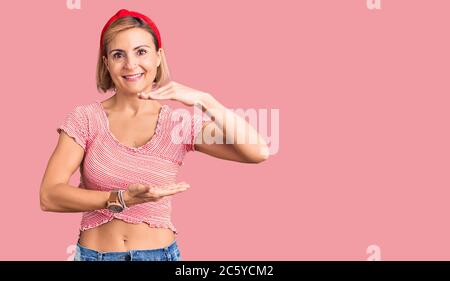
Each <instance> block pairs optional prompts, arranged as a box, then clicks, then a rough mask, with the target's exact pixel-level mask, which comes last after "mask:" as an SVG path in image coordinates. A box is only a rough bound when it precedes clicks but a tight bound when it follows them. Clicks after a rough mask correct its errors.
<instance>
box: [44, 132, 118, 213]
mask: <svg viewBox="0 0 450 281" xmlns="http://www.w3.org/2000/svg"><path fill="white" fill-rule="evenodd" d="M83 157H84V150H83V148H82V147H81V146H80V145H78V144H77V143H76V142H75V140H74V139H72V138H71V137H70V136H69V135H67V134H66V132H64V131H61V133H60V135H59V139H58V144H57V146H56V148H55V150H54V152H53V154H52V156H51V157H50V160H49V162H48V164H47V168H46V170H45V173H44V177H43V179H42V182H41V187H40V192H39V198H40V206H41V209H42V210H43V211H48V212H84V211H91V210H97V209H102V208H105V206H106V201H107V200H108V198H109V195H110V194H109V192H106V191H95V190H87V189H82V188H78V187H74V186H71V185H69V184H67V183H68V181H69V179H70V177H71V176H72V174H73V173H74V172H75V171H76V170H77V169H78V167H79V166H80V163H81V161H82V160H83Z"/></svg>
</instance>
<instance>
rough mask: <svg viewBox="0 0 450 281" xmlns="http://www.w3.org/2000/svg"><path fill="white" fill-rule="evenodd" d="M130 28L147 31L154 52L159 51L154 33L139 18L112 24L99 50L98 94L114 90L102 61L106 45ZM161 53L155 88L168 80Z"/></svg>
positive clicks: (120, 20) (166, 68)
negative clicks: (151, 40)
mask: <svg viewBox="0 0 450 281" xmlns="http://www.w3.org/2000/svg"><path fill="white" fill-rule="evenodd" d="M131 28H142V29H144V30H146V31H148V32H149V33H150V34H151V36H152V38H153V43H154V45H155V47H156V51H159V46H158V41H157V39H156V36H155V33H154V31H153V30H152V29H151V28H150V26H149V25H148V24H147V23H146V22H144V21H143V20H141V19H140V18H136V17H132V16H127V17H123V18H120V19H118V20H116V21H115V22H113V23H112V24H111V25H110V26H109V27H108V29H107V30H106V31H105V34H104V35H103V42H102V43H103V48H99V53H98V61H97V70H96V81H97V90H98V91H99V92H103V93H106V92H107V91H109V90H112V89H114V88H115V85H114V82H113V81H112V79H111V75H110V74H109V71H108V69H107V68H106V65H105V63H104V61H103V56H105V57H107V48H108V45H109V43H111V41H112V40H113V38H114V37H115V36H116V35H117V34H118V33H119V32H121V31H124V30H128V29H131ZM161 51H162V52H161V62H160V64H159V66H158V68H157V71H156V77H155V80H154V81H153V82H154V83H155V84H156V86H157V87H159V86H162V85H163V84H165V83H166V82H167V81H168V80H169V79H170V78H169V70H168V67H167V62H166V58H165V55H164V50H161Z"/></svg>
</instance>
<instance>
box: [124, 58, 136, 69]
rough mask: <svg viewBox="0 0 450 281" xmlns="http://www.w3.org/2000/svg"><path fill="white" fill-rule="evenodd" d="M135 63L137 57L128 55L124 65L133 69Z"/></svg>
mask: <svg viewBox="0 0 450 281" xmlns="http://www.w3.org/2000/svg"><path fill="white" fill-rule="evenodd" d="M136 64H137V59H136V58H134V57H128V59H127V61H126V63H125V67H126V68H128V69H133V68H134V67H135V66H136Z"/></svg>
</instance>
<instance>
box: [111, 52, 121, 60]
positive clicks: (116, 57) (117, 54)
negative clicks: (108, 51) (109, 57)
mask: <svg viewBox="0 0 450 281" xmlns="http://www.w3.org/2000/svg"><path fill="white" fill-rule="evenodd" d="M120 56H121V54H120V53H115V54H114V55H113V58H115V59H118V58H120Z"/></svg>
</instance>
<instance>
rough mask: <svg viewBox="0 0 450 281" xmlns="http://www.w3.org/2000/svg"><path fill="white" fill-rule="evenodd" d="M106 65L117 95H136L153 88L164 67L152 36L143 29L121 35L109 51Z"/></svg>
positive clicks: (124, 32) (114, 40) (117, 36)
mask: <svg viewBox="0 0 450 281" xmlns="http://www.w3.org/2000/svg"><path fill="white" fill-rule="evenodd" d="M106 51H107V58H106V57H103V61H104V63H105V65H106V67H107V69H108V71H109V74H110V75H111V79H112V80H113V82H114V85H115V86H116V89H117V91H121V92H123V93H129V94H136V93H138V92H143V91H149V90H150V89H151V88H152V84H153V80H155V77H156V71H157V68H158V66H159V64H160V63H161V54H160V51H161V49H160V51H159V52H157V51H156V47H155V44H154V43H153V38H152V35H151V34H150V33H149V32H148V31H146V30H144V29H142V28H131V29H128V30H125V31H122V32H120V33H118V34H117V35H116V36H115V37H114V38H113V40H112V41H111V43H110V44H109V46H108V47H107V50H106Z"/></svg>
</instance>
